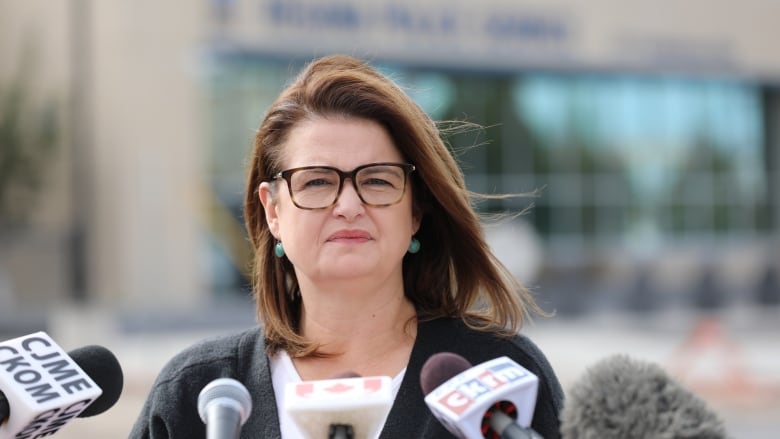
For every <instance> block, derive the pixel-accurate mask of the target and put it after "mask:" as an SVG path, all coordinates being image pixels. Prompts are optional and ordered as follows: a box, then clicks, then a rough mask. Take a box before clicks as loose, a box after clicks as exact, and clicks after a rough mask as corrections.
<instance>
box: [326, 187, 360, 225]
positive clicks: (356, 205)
mask: <svg viewBox="0 0 780 439" xmlns="http://www.w3.org/2000/svg"><path fill="white" fill-rule="evenodd" d="M363 210H364V206H363V201H362V200H361V199H360V196H358V193H357V190H355V185H354V183H353V182H352V179H351V178H348V179H345V180H344V183H342V187H341V193H339V195H338V198H336V204H335V205H334V206H333V214H334V215H338V216H342V217H344V218H346V219H348V220H352V219H354V218H355V217H357V216H358V215H360V214H361V213H362V212H363Z"/></svg>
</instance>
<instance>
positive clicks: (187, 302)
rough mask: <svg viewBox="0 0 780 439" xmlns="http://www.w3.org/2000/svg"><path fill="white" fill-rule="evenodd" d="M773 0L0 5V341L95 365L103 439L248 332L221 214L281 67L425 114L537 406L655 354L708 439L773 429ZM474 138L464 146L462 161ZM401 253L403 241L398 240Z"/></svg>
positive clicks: (776, 299) (236, 195) (776, 306)
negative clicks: (209, 343)
mask: <svg viewBox="0 0 780 439" xmlns="http://www.w3.org/2000/svg"><path fill="white" fill-rule="evenodd" d="M778 19H780V3H776V2H771V1H765V0H744V1H742V2H738V3H736V2H730V1H727V0H707V1H705V0H692V1H687V2H683V3H681V2H675V1H671V0H657V1H653V2H650V1H633V2H626V1H617V0H592V1H589V2H587V4H586V3H585V2H577V1H573V0H557V1H519V0H487V1H481V2H472V1H467V0H460V1H452V0H450V1H444V0H425V1H420V0H417V1H410V0H374V1H370V2H369V1H360V0H317V1H315V0H196V1H190V2H157V1H150V0H137V1H132V2H126V1H119V0H100V1H95V0H63V1H57V2H53V1H45V0H24V1H17V0H0V337H2V339H9V338H12V337H15V336H20V335H24V334H27V333H30V332H34V331H38V330H45V331H47V332H48V333H49V334H50V335H51V336H52V337H53V338H54V339H55V340H58V341H59V342H60V344H61V345H62V346H63V348H65V349H66V350H70V349H74V348H77V347H80V346H83V345H88V344H102V345H104V346H106V347H108V348H109V349H111V350H112V351H114V352H115V353H116V354H117V356H118V357H119V360H120V362H121V363H122V365H123V367H124V369H125V375H126V376H125V379H126V384H125V390H124V394H123V397H122V399H121V400H120V401H119V403H118V404H117V405H116V406H115V407H114V408H112V409H111V410H110V411H109V412H107V413H105V414H102V415H100V416H98V417H96V418H94V419H89V420H78V421H74V422H72V423H70V424H69V425H68V426H67V427H66V428H65V429H64V430H63V431H62V432H61V433H60V434H59V436H58V437H63V438H66V437H73V438H81V437H125V436H127V433H128V432H129V429H130V426H131V424H132V422H133V420H134V418H135V417H136V416H137V414H138V411H139V410H140V407H141V404H142V402H143V399H144V397H145V396H146V392H148V390H149V387H150V386H151V382H152V380H153V379H154V376H155V375H156V374H157V372H158V371H159V369H160V367H162V365H163V364H164V363H165V361H166V360H167V359H168V358H170V356H172V355H173V354H174V353H175V352H177V351H179V350H181V349H183V348H184V347H185V346H187V345H189V344H190V343H192V342H194V341H196V340H198V339H201V338H203V337H208V336H211V335H216V334H219V333H223V332H229V331H234V330H236V329H242V328H245V327H249V326H252V325H254V324H255V323H256V320H255V316H254V311H253V303H252V300H251V297H250V290H249V287H248V280H247V277H246V267H247V265H248V262H249V252H250V249H249V247H248V242H247V240H246V237H245V231H244V228H243V221H242V218H241V212H240V211H241V203H242V198H243V195H244V187H243V183H244V175H245V172H246V167H245V164H246V157H247V153H248V151H249V148H250V146H251V141H252V135H253V133H254V131H255V129H256V128H257V126H258V124H259V122H260V120H261V119H262V117H263V115H264V113H265V111H266V109H267V107H268V105H269V104H270V103H271V101H272V100H273V99H274V97H275V96H276V95H277V93H278V92H279V91H280V90H281V89H282V88H283V87H284V85H285V84H286V82H287V81H289V79H290V77H291V76H292V75H294V74H295V73H296V72H297V71H298V70H299V69H300V68H301V67H302V66H303V65H304V63H305V62H307V61H308V60H310V59H312V58H313V57H316V56H321V55H325V54H329V53H335V52H341V53H349V54H354V55H358V56H361V57H364V58H366V59H368V60H370V61H371V62H372V63H373V64H374V65H376V66H377V67H379V68H381V69H382V71H384V72H386V73H387V74H389V75H391V76H392V77H393V78H394V79H396V80H397V81H398V82H399V83H400V84H402V86H403V87H404V88H405V89H406V90H407V91H408V92H409V93H410V94H411V95H412V96H413V97H414V99H415V100H416V101H417V102H418V103H419V104H420V105H421V106H422V107H423V108H424V109H425V110H426V111H427V112H428V113H429V114H430V115H431V116H432V117H433V118H434V119H437V120H467V121H470V122H475V123H478V124H480V125H482V126H483V127H484V129H482V130H475V131H472V132H468V133H463V134H460V135H457V136H452V137H450V138H448V142H449V143H450V145H451V146H452V148H453V150H454V151H455V152H456V153H457V154H458V156H459V159H460V161H461V163H462V165H463V168H464V172H465V174H466V178H467V182H468V185H469V188H470V189H472V190H474V191H477V192H484V193H504V192H511V193H517V192H527V193H529V194H532V196H528V197H521V198H516V199H511V200H503V201H491V202H483V203H481V204H478V205H477V207H478V208H479V209H480V211H481V212H483V213H485V214H486V215H488V214H492V213H506V212H519V211H525V214H523V215H521V216H519V217H518V218H516V219H513V220H509V221H504V222H498V223H494V222H486V231H487V234H488V237H489V240H490V242H491V243H492V245H493V246H494V249H495V251H496V253H497V254H498V255H499V256H500V257H501V258H502V260H503V261H504V262H505V263H506V264H507V266H509V267H510V268H511V269H512V270H513V271H514V272H515V273H516V274H517V275H518V277H520V278H521V279H522V280H523V281H524V282H525V283H526V284H527V285H528V286H529V287H530V288H531V289H532V291H533V292H534V294H535V295H536V297H537V299H538V300H539V303H540V304H541V305H542V307H543V308H544V309H546V310H548V311H551V312H553V313H554V315H553V317H550V318H537V319H536V320H535V321H534V322H533V323H531V324H529V325H527V326H526V328H525V331H526V332H527V333H528V334H529V335H530V336H531V337H532V338H533V339H534V340H535V341H536V342H537V343H538V344H539V345H540V347H541V348H542V350H543V351H544V352H545V353H546V354H547V355H548V357H549V359H550V361H551V362H552V365H553V367H554V368H555V369H556V371H557V372H558V374H559V376H560V378H561V381H562V383H563V385H564V387H568V386H569V385H571V383H572V382H574V381H576V380H577V378H578V377H579V376H581V375H582V373H583V372H584V371H585V370H586V368H587V367H588V366H589V365H591V364H593V363H595V362H596V361H597V360H599V359H601V358H602V357H605V356H607V355H609V354H611V353H618V352H622V353H627V354H629V355H631V356H634V357H637V358H643V359H648V360H651V361H655V362H658V363H660V364H661V365H662V366H664V367H665V368H666V369H667V370H669V371H670V373H671V374H673V375H674V376H675V377H676V378H678V379H680V380H681V381H682V382H683V383H684V384H685V385H687V386H688V387H689V388H691V389H692V390H693V391H695V392H696V393H697V394H699V395H700V396H702V397H703V398H705V399H706V400H707V401H708V403H710V404H711V406H712V407H714V409H716V410H717V411H718V412H719V413H720V414H721V415H722V417H723V418H724V419H726V422H727V426H728V428H729V430H730V432H731V433H732V434H733V435H734V436H735V437H751V438H762V437H766V438H769V437H776V432H777V430H778V428H780V419H778V418H777V416H776V415H777V413H780V319H779V318H778V317H780V285H779V284H780V280H779V279H778V277H779V276H780V87H779V85H780V56H778V53H777V48H776V42H777V41H780V27H778V26H777V22H778ZM474 145H478V147H476V148H472V146H474ZM423 245H425V244H423Z"/></svg>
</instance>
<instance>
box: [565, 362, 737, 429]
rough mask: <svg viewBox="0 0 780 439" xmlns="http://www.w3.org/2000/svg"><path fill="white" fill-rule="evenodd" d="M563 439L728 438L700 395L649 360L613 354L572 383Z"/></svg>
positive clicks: (719, 421) (566, 405)
mask: <svg viewBox="0 0 780 439" xmlns="http://www.w3.org/2000/svg"><path fill="white" fill-rule="evenodd" d="M561 434H562V435H563V437H564V438H567V439H575V438H603V439H609V438H627V437H630V438H640V439H641V438H657V437H690V438H693V437H696V438H708V439H716V438H725V437H727V435H726V431H725V427H724V425H723V422H722V421H721V420H720V419H719V417H718V416H717V415H716V414H715V413H714V412H713V411H711V410H710V409H709V408H708V407H707V406H706V404H705V402H704V401H703V400H702V399H700V398H699V397H698V396H696V395H694V394H693V393H691V392H690V391H688V390H686V389H685V388H684V387H683V386H682V385H680V384H678V383H677V382H675V381H674V380H673V379H672V378H670V377H669V375H667V374H666V373H665V372H664V370H663V369H662V368H661V367H660V366H658V365H656V364H653V363H648V362H643V361H639V360H634V359H631V358H629V357H628V356H626V355H621V354H618V355H613V356H611V357H608V358H606V359H603V360H601V361H600V362H598V363H597V364H596V365H595V366H592V367H591V368H589V369H588V370H587V371H586V372H585V374H584V375H583V376H582V378H581V379H580V380H579V381H577V382H575V383H574V385H572V387H571V389H570V390H569V392H568V395H567V399H566V403H565V405H564V407H563V410H562V411H561Z"/></svg>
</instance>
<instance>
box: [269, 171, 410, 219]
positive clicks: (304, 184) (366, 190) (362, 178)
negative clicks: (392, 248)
mask: <svg viewBox="0 0 780 439" xmlns="http://www.w3.org/2000/svg"><path fill="white" fill-rule="evenodd" d="M414 170H415V167H414V165H411V164H408V163H369V164H366V165H361V166H358V167H357V168H355V169H353V170H351V171H348V172H345V171H342V170H340V169H337V168H333V167H331V166H303V167H300V168H293V169H287V170H286V171H282V172H280V173H278V174H276V175H274V176H273V177H272V178H271V180H279V179H284V180H285V181H287V188H288V189H289V191H290V198H291V199H292V202H293V204H295V206H296V207H298V208H300V209H308V210H315V209H325V208H328V207H330V206H332V205H334V204H336V200H337V199H338V198H339V195H340V194H341V189H342V188H343V187H344V180H345V179H347V178H349V179H350V181H352V187H354V188H355V192H356V193H357V194H358V197H360V201H362V202H363V204H366V205H368V206H374V207H385V206H392V205H393V204H396V203H398V202H399V201H401V199H402V198H403V197H404V192H405V191H406V181H407V180H408V176H409V174H411V173H412V171H414Z"/></svg>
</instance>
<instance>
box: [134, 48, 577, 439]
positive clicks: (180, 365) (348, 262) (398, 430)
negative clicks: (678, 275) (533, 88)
mask: <svg viewBox="0 0 780 439" xmlns="http://www.w3.org/2000/svg"><path fill="white" fill-rule="evenodd" d="M244 213H245V219H246V224H247V228H248V231H249V236H250V239H251V241H252V244H253V247H254V250H255V258H256V259H255V264H254V273H253V277H254V279H253V280H254V292H255V298H256V302H257V313H258V317H259V319H260V322H261V326H262V328H253V329H251V330H248V331H246V332H243V333H241V334H235V335H232V336H227V337H222V338H219V339H214V340H208V341H205V342H202V343H201V344H199V345H197V346H194V347H192V348H190V349H188V350H186V351H185V352H183V353H181V354H179V355H178V356H177V357H176V358H174V359H173V360H172V361H171V362H170V363H169V364H168V365H167V366H166V368H165V369H164V370H163V372H162V373H161V374H160V376H159V377H158V379H157V381H156V383H155V385H154V387H153V389H152V392H151V394H150V396H149V398H148V400H147V402H146V404H145V406H144V408H143V412H142V413H141V416H140V417H139V419H138V421H137V422H136V424H135V426H134V428H133V432H132V434H131V436H132V437H153V438H168V437H182V438H184V437H188V438H191V437H203V435H204V431H203V425H202V423H201V421H200V420H199V418H198V415H197V409H196V402H197V396H198V393H199V392H200V390H201V389H202V388H203V386H205V385H206V384H208V383H209V382H210V381H211V380H213V379H215V378H218V377H225V376H227V377H232V378H235V379H237V380H239V381H241V382H242V383H244V384H245V385H246V387H247V388H248V389H249V392H250V394H251V395H252V402H253V409H252V413H251V416H250V417H249V420H248V421H247V423H246V424H245V425H244V427H243V430H242V437H247V438H248V437H254V438H256V437H262V438H279V437H283V438H285V439H287V438H295V437H300V432H299V431H298V430H297V429H296V426H295V425H294V424H293V423H292V422H291V421H290V419H289V418H288V417H287V415H286V414H285V413H284V411H283V410H281V407H282V406H283V401H282V398H283V395H284V392H283V389H284V387H285V385H286V384H287V383H290V382H298V381H301V380H304V381H306V380H318V379H327V378H329V377H333V376H335V375H337V374H340V373H343V372H345V371H352V372H354V373H357V374H359V375H361V376H378V375H382V376H389V377H392V378H393V389H394V395H395V400H394V403H393V406H392V408H391V410H390V412H389V414H388V416H387V418H386V422H385V424H384V428H383V430H382V432H381V434H380V436H379V437H380V438H421V437H424V438H449V437H452V435H451V434H449V433H448V432H447V431H446V430H445V429H444V427H442V426H441V425H440V424H439V422H438V421H437V420H436V419H435V418H434V417H433V416H432V415H431V413H430V411H429V410H428V408H427V406H426V405H425V402H424V401H423V397H424V395H423V393H422V390H421V387H420V371H421V368H422V365H423V364H424V362H425V361H426V360H427V359H428V358H429V357H430V356H431V355H433V354H436V353H438V352H454V353H456V354H459V355H461V356H463V357H465V358H466V359H467V360H468V361H469V362H471V363H472V364H478V363H481V362H484V361H487V360H490V359H493V358H496V357H499V356H502V355H506V356H509V357H510V358H512V359H513V360H515V361H516V362H518V363H520V364H521V365H523V366H524V367H525V368H527V369H528V370H530V371H531V372H533V373H534V374H536V375H537V376H538V377H539V391H538V398H537V403H536V408H535V412H534V418H533V423H532V427H533V428H534V430H536V431H537V432H538V433H540V434H541V435H542V436H544V437H546V438H552V437H558V436H559V433H558V427H559V423H558V412H559V410H560V408H561V405H562V391H561V388H560V385H559V383H558V381H557V378H556V376H555V374H554V373H553V371H552V369H551V368H550V365H549V364H548V362H547V360H546V359H545V357H544V355H543V354H542V353H541V352H540V351H539V350H538V349H537V348H536V346H535V345H534V344H533V343H532V342H531V341H530V340H528V339H527V338H525V337H524V336H522V335H519V334H517V330H518V329H519V327H520V325H521V324H522V322H523V321H524V319H525V317H526V316H527V314H529V313H530V312H535V311H539V309H538V308H537V306H536V305H535V303H534V301H533V299H532V298H531V297H530V295H529V294H528V293H527V291H526V290H525V289H523V288H522V287H521V286H520V285H519V284H518V283H517V282H516V281H515V280H514V278H513V277H512V276H511V274H509V273H508V272H507V270H506V269H505V268H504V267H503V265H501V263H500V262H499V261H498V260H497V259H496V258H495V256H494V255H493V254H492V253H491V251H490V249H489V247H488V245H487V243H486V241H485V238H484V236H483V233H482V229H481V227H480V222H479V219H478V216H477V215H476V213H475V212H474V210H473V209H472V207H471V204H470V198H469V192H468V191H467V190H466V186H465V183H464V180H463V175H462V173H461V171H460V169H459V168H458V166H457V163H456V162H455V160H454V159H453V157H452V156H451V155H450V153H449V152H448V150H447V148H446V147H445V145H444V143H443V142H442V140H441V138H440V133H439V131H438V130H437V127H436V125H435V124H434V123H433V121H432V120H431V119H430V118H429V117H428V116H427V115H426V113H424V112H423V111H422V110H421V109H420V108H419V107H418V106H417V105H415V103H414V102H413V101H412V100H411V99H410V98H409V97H408V96H407V95H406V94H405V93H404V92H403V91H402V90H401V89H400V88H399V87H398V86H396V85H395V84H394V83H393V82H392V81H390V80H389V79H388V78H386V77H384V76H383V75H381V74H380V73H378V72H377V71H376V70H374V69H373V68H372V67H370V66H368V65H367V64H365V63H363V62H361V61H360V60H357V59H355V58H352V57H349V56H340V55H336V56H328V57H324V58H321V59H318V60H315V61H314V62H312V63H311V64H309V65H308V66H307V67H306V68H305V69H304V71H303V72H302V73H301V74H300V75H299V77H298V78H297V79H296V80H295V81H294V82H293V83H292V84H291V85H290V86H288V87H287V89H286V90H284V91H283V92H282V93H281V95H280V96H279V97H278V98H277V100H276V101H275V102H274V104H273V105H272V106H271V108H270V110H269V111H268V114H267V115H266V117H265V119H264V120H263V122H262V123H261V125H260V128H259V130H258V132H257V134H256V136H255V142H254V151H253V156H252V162H251V168H250V170H249V178H248V182H247V191H246V199H245V205H244Z"/></svg>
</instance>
